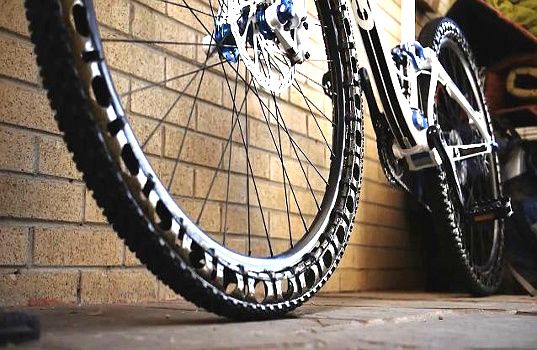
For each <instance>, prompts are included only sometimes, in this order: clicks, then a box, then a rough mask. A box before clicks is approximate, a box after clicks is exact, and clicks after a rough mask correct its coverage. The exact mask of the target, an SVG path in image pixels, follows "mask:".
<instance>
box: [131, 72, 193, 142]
mask: <svg viewBox="0 0 537 350" xmlns="http://www.w3.org/2000/svg"><path fill="white" fill-rule="evenodd" d="M197 76H198V73H196V74H194V76H193V77H192V78H191V79H190V81H189V82H188V84H187V85H186V87H185V88H184V89H183V91H181V93H180V94H179V96H178V97H177V98H176V99H175V100H174V101H173V103H172V105H171V106H170V108H168V110H167V111H166V113H165V114H164V116H163V117H162V118H160V120H159V122H158V124H157V126H155V128H154V129H153V130H152V131H151V133H150V134H149V136H148V137H147V139H146V140H145V141H144V143H143V144H142V149H144V148H145V146H146V145H147V143H148V142H149V140H150V139H151V137H153V135H154V134H155V133H156V132H157V130H158V128H159V127H160V126H161V125H162V123H164V121H165V120H166V118H168V115H169V114H170V113H171V111H172V110H173V109H174V108H175V106H176V105H177V103H179V101H180V100H181V97H183V95H184V94H185V91H186V90H187V89H188V88H189V87H190V85H191V84H192V82H193V81H194V79H196V77H197Z"/></svg>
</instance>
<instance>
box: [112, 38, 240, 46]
mask: <svg viewBox="0 0 537 350" xmlns="http://www.w3.org/2000/svg"><path fill="white" fill-rule="evenodd" d="M102 41H103V42H107V43H133V44H159V45H177V46H209V47H215V46H218V47H235V46H234V45H222V44H217V43H216V42H215V43H211V44H204V43H191V42H184V41H169V40H145V39H117V38H103V39H102Z"/></svg>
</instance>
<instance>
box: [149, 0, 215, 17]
mask: <svg viewBox="0 0 537 350" xmlns="http://www.w3.org/2000/svg"><path fill="white" fill-rule="evenodd" d="M157 1H160V2H163V3H166V4H168V5H172V6H175V7H182V8H186V9H191V10H192V11H194V12H198V13H201V14H203V15H206V16H211V17H213V16H212V15H211V14H210V13H206V12H204V11H201V10H198V9H194V8H192V7H188V6H186V5H183V4H179V3H177V2H173V1H169V0H157Z"/></svg>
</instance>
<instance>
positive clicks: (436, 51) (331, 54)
mask: <svg viewBox="0 0 537 350" xmlns="http://www.w3.org/2000/svg"><path fill="white" fill-rule="evenodd" d="M97 2H99V3H100V4H99V5H97V6H94V1H93V0H62V1H59V0H58V1H56V0H47V1H42V0H26V8H27V18H28V20H29V22H30V31H31V40H32V42H33V43H34V44H35V52H36V54H37V62H38V64H39V66H40V67H41V71H40V72H41V76H42V78H43V85H44V86H45V88H46V89H47V90H48V96H49V98H50V100H51V105H52V108H53V109H54V110H55V111H56V119H57V121H58V124H59V127H60V129H61V130H62V131H63V133H64V139H65V141H66V143H67V146H68V148H69V150H70V151H71V152H72V153H73V156H74V160H75V162H76V164H77V167H78V169H79V170H80V171H82V173H83V175H84V180H85V181H86V183H87V186H88V187H89V188H90V189H91V190H92V191H93V196H94V198H95V199H96V201H97V203H98V205H99V206H100V207H101V208H102V209H103V210H104V214H105V215H106V217H107V218H108V220H109V221H110V223H112V225H113V227H114V229H115V230H116V231H117V233H118V234H119V235H120V237H122V238H123V239H125V241H126V243H127V245H128V246H129V248H130V249H131V250H133V251H134V252H135V253H136V255H137V257H138V258H139V259H140V260H141V261H142V262H143V263H144V264H145V265H146V266H147V267H148V269H149V270H151V271H152V272H153V273H154V274H155V275H156V276H158V278H159V279H160V280H161V281H163V282H164V283H165V284H167V285H168V286H170V287H171V288H172V289H173V290H174V291H175V292H177V293H178V294H180V295H182V296H183V297H185V298H186V299H187V300H190V301H192V302H193V303H195V304H196V305H198V306H201V307H204V308H205V309H207V310H209V311H212V312H215V313H217V314H220V315H224V316H226V317H230V318H236V319H265V318H274V317H279V316H281V315H283V314H285V313H287V312H289V311H291V310H293V309H295V308H296V307H298V306H300V305H301V304H303V303H304V302H305V301H306V300H308V299H309V298H310V297H311V296H312V295H313V294H315V293H316V292H317V291H318V290H319V289H320V288H321V287H322V286H323V285H324V284H325V283H326V281H327V280H328V278H329V277H330V276H331V275H332V273H333V272H334V270H335V268H336V266H337V264H338V262H339V261H340V260H341V257H342V254H343V251H344V249H345V247H346V245H347V243H348V240H349V234H350V231H351V228H352V225H353V220H354V216H355V211H356V207H357V204H358V199H359V193H360V187H361V182H362V163H363V157H364V129H363V114H362V110H361V109H362V96H363V95H364V96H365V98H366V100H367V102H368V106H369V109H370V115H371V118H372V120H373V125H374V129H375V132H376V135H377V144H378V151H379V157H380V159H381V163H382V166H383V169H384V172H385V174H386V176H387V178H388V180H389V182H390V183H392V184H393V185H394V186H397V187H399V188H402V189H403V190H404V191H407V192H409V193H411V194H412V195H413V196H415V197H416V198H417V199H418V200H419V201H420V202H421V203H422V204H423V205H425V206H426V207H427V208H428V209H429V211H430V212H431V213H432V214H433V216H434V217H435V220H436V229H437V230H438V232H439V233H440V236H441V240H442V247H443V248H444V250H445V252H446V254H447V255H448V256H449V258H450V263H451V264H452V266H453V277H454V279H458V280H460V281H462V282H463V283H464V284H465V285H466V287H467V288H468V290H469V291H471V292H473V293H474V294H478V295H485V294H490V293H493V292H494V291H495V290H496V289H497V288H498V285H499V283H500V280H501V265H502V247H503V219H504V218H505V217H507V216H508V215H510V212H511V210H510V202H509V199H507V198H504V197H502V192H501V182H500V178H499V176H500V174H499V170H498V160H497V156H496V148H497V144H496V143H495V141H494V135H493V130H492V124H491V120H490V117H489V114H488V112H487V109H486V104H485V101H484V97H483V92H482V88H481V84H480V81H479V79H478V72H477V68H476V66H475V63H474V61H473V58H472V55H471V52H470V50H469V47H468V44H467V42H466V40H465V39H464V36H463V34H462V32H461V30H460V29H459V28H458V27H457V26H456V24H455V23H453V22H452V21H451V20H449V19H446V18H441V19H436V20H433V21H432V22H430V23H429V24H427V25H426V26H425V27H424V29H423V30H422V32H421V34H420V36H419V39H418V41H415V40H414V29H413V23H414V20H413V18H414V6H413V2H410V3H408V4H405V5H404V6H403V10H404V11H407V12H406V14H405V17H404V18H406V19H407V20H406V21H404V24H408V23H411V25H410V26H409V28H410V29H405V30H404V31H403V33H405V35H404V37H403V41H402V43H401V44H400V45H398V46H397V47H395V48H394V49H393V50H392V51H391V52H389V51H386V50H385V49H384V46H383V44H382V41H381V37H380V33H379V32H378V30H377V25H376V22H375V16H374V10H373V9H372V8H371V6H370V2H369V1H367V0H356V1H355V2H353V3H352V4H351V5H349V4H348V3H347V2H346V1H345V0H341V1H340V0H328V1H317V2H315V6H309V7H307V6H306V4H305V3H303V2H300V1H296V0H295V1H293V0H276V1H258V0H237V1H228V2H225V1H220V0H219V1H218V4H216V3H215V4H214V5H213V2H212V1H211V0H207V1H193V0H192V1H190V4H189V2H188V1H186V0H177V1H172V0H166V1H165V0H161V1H153V2H151V1H135V0H133V1H130V2H129V1H127V0H125V1H120V2H106V1H96V2H95V3H97ZM194 3H195V4H194ZM312 11H317V14H312ZM353 18H355V19H356V22H357V24H358V28H359V34H360V36H361V38H362V40H363V43H364V46H365V50H366V55H367V59H368V61H369V65H370V66H371V72H372V76H373V78H374V81H375V82H376V87H374V85H373V84H372V82H371V79H370V78H369V74H368V72H367V70H366V69H364V68H360V66H359V63H358V61H357V58H356V45H355V42H354V28H353ZM98 19H100V20H102V22H99V21H98ZM151 19H153V21H154V22H151V21H150V20H151ZM179 30H183V31H184V34H181V35H179V32H178V31H179ZM176 31H177V33H176ZM310 32H314V34H317V35H311V34H309V33H310ZM315 32H317V33H315ZM181 33H183V32H181ZM408 33H410V35H409V34H408ZM175 34H176V36H177V37H176V36H174V35H175ZM187 39H190V41H187ZM315 42H317V45H322V46H321V47H324V52H323V50H311V52H310V49H309V48H313V47H314V45H313V44H314V43H315ZM186 46H191V48H185V47H186ZM198 49H199V50H198ZM123 51H124V52H125V53H126V56H125V57H124V58H122V59H119V58H118V55H119V54H120V52H123ZM143 55H145V56H143ZM314 55H321V56H319V57H317V56H314ZM142 56H143V58H142ZM214 59H216V60H217V62H214ZM211 61H213V62H211ZM112 68H113V69H112ZM304 69H307V70H308V72H305V71H304ZM204 76H205V77H208V78H207V79H208V81H209V82H207V80H205V82H204ZM183 78H184V80H182V79H183ZM197 78H199V82H197V80H196V79H197ZM196 85H197V87H196ZM218 86H219V87H220V88H218ZM202 87H203V89H202ZM151 91H156V92H153V93H152V92H151ZM319 92H320V94H319ZM249 93H250V95H248V94H249ZM228 94H229V96H228ZM140 95H143V96H144V98H138V97H137V96H140ZM252 95H254V96H252ZM169 96H173V97H170V98H168V97H169ZM164 98H168V100H167V101H168V104H167V105H163V104H161V103H159V101H161V100H162V99H164ZM228 98H229V99H228ZM185 101H187V102H185ZM322 101H325V102H324V103H323V105H322V106H319V103H321V102H322ZM252 105H254V107H255V108H254V109H252ZM181 108H183V109H184V110H181V111H179V112H177V111H176V109H181ZM215 108H217V110H215ZM248 108H250V109H248ZM154 109H155V110H158V112H159V113H156V112H155V111H153V110H154ZM127 111H129V113H130V114H129V116H128V113H127ZM223 111H226V114H227V113H230V118H229V120H228V119H227V118H224V112H223ZM157 114H158V115H157ZM327 115H328V116H327ZM330 115H331V117H330ZM170 116H171V117H170ZM172 118H173V119H172ZM224 119H225V121H223V120H224ZM193 120H194V122H193ZM148 125H149V126H148ZM265 128H266V129H265ZM262 129H263V130H265V133H264V134H261V133H260V132H259V130H262ZM222 130H224V131H225V133H223V132H222ZM136 131H139V132H138V135H136ZM155 135H157V136H155ZM260 135H264V136H260ZM172 141H176V142H172ZM237 147H239V151H237ZM241 147H242V148H241ZM233 151H235V153H233ZM263 159H264V160H267V159H269V163H270V164H269V165H270V166H268V167H267V166H266V165H263V164H265V163H266V162H264V161H263ZM260 164H261V165H263V166H261V165H260ZM267 169H268V170H267ZM177 174H181V175H180V177H176V175H177ZM416 174H420V176H419V177H420V178H424V179H425V186H426V187H425V188H424V189H423V187H420V186H417V185H416V181H415V180H416V178H417V175H416ZM185 184H186V185H185ZM215 184H216V185H215ZM224 188H225V190H224ZM230 188H231V190H230ZM420 188H421V189H420ZM217 191H218V192H217ZM192 198H194V199H192ZM252 203H253V204H252ZM207 213H209V214H207ZM285 231H288V232H285ZM476 232H477V234H476ZM265 241H266V244H265ZM262 244H264V245H262Z"/></svg>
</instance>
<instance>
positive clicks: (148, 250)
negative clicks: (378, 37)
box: [25, 0, 364, 320]
mask: <svg viewBox="0 0 537 350" xmlns="http://www.w3.org/2000/svg"><path fill="white" fill-rule="evenodd" d="M327 3H328V2H327ZM329 4H330V7H331V8H332V12H333V14H332V16H334V18H335V22H336V23H337V25H338V26H339V28H338V30H339V31H341V34H340V35H345V37H347V38H351V37H352V32H351V30H352V28H351V26H350V25H349V21H348V19H347V17H348V16H349V15H350V14H349V12H348V9H347V8H346V7H345V6H342V5H340V3H339V1H338V0H331V1H330V2H329ZM25 6H26V9H27V12H26V16H27V18H28V20H29V22H30V25H29V28H30V33H31V41H32V42H33V43H34V45H35V53H36V56H37V63H38V65H39V67H40V75H41V77H42V79H43V85H44V87H45V88H46V90H47V91H48V97H49V99H50V101H51V106H52V108H53V110H54V111H55V112H56V113H55V118H56V120H57V122H58V125H59V128H60V130H61V131H62V132H63V135H64V140H65V142H66V143H67V147H68V149H69V151H70V152H72V154H73V159H74V161H75V163H76V165H77V168H78V169H79V170H80V171H81V172H82V173H83V179H84V181H85V182H86V183H87V186H88V188H90V189H91V190H92V191H93V197H94V198H95V199H96V201H97V204H98V205H99V206H100V207H101V208H102V209H103V213H104V215H105V216H106V217H107V218H108V220H109V222H110V223H112V225H113V228H114V229H115V231H116V232H117V233H118V234H119V236H120V237H121V238H123V239H124V240H125V242H126V244H127V245H128V246H129V248H130V249H131V250H132V251H134V252H135V254H136V256H137V257H138V258H139V259H140V261H142V262H143V263H144V264H145V265H146V266H147V268H148V269H149V270H150V271H151V272H152V273H153V274H155V275H156V276H157V277H158V278H159V279H160V280H161V281H162V282H163V283H165V284H166V285H168V286H169V287H170V288H171V289H173V290H174V291H175V292H177V293H178V294H180V295H182V296H183V297H184V298H185V299H187V300H189V301H191V302H193V303H195V304H196V305H198V306H201V307H203V308H205V309H207V310H208V311H211V312H214V313H216V314H219V315H223V316H226V317H229V318H233V319H241V320H253V319H267V318H275V317H280V316H282V315H284V314H285V313H287V312H289V311H291V310H293V309H295V308H296V307H298V306H300V305H301V304H302V303H304V302H305V301H306V300H308V299H309V298H310V297H311V296H312V295H313V294H315V292H317V291H318V290H319V289H320V288H321V287H322V285H324V283H326V281H327V280H328V278H329V277H330V276H331V274H332V273H333V271H334V270H335V268H336V266H337V264H338V262H339V261H340V260H341V257H342V254H343V251H344V249H345V247H346V244H347V242H348V239H349V234H350V231H351V227H352V221H353V218H354V214H355V210H356V205H357V201H358V193H359V189H360V184H361V176H362V172H361V165H362V157H363V153H362V152H361V150H362V149H363V139H364V138H363V137H362V135H363V125H362V119H361V117H360V114H359V111H360V106H359V104H360V103H361V100H360V98H359V96H360V92H359V91H358V90H359V87H358V86H357V84H354V82H355V81H356V80H355V79H354V78H353V76H352V75H353V74H354V75H357V66H356V60H355V58H354V57H355V55H354V44H353V43H352V42H347V43H346V45H345V46H344V47H341V48H340V50H341V52H342V53H344V55H345V57H347V59H348V60H349V62H347V63H346V64H348V66H349V67H351V66H352V71H351V72H350V73H349V74H348V76H346V77H345V81H346V83H347V84H349V85H348V87H349V93H350V94H351V95H350V96H351V98H350V102H349V103H350V106H351V107H352V108H351V109H350V110H349V111H348V115H346V118H347V120H348V122H349V123H351V124H352V125H353V128H354V129H353V131H352V135H351V136H350V137H351V138H350V139H349V142H348V146H347V149H345V156H346V158H345V159H346V162H347V163H345V167H346V168H345V169H346V170H345V171H346V175H345V177H344V178H342V180H344V183H343V184H342V185H341V188H340V192H341V193H342V196H341V198H340V199H339V201H338V206H337V212H334V213H333V220H334V221H335V222H336V221H337V222H338V225H339V226H336V225H335V224H334V230H333V232H327V233H325V234H323V236H322V238H323V239H324V241H323V242H319V246H322V245H323V244H325V243H326V244H327V245H328V246H330V245H332V246H333V247H335V251H334V255H333V256H332V260H331V262H330V264H329V266H327V268H326V270H325V271H323V275H322V276H320V278H319V280H316V281H315V284H314V285H313V286H312V287H310V288H308V290H303V291H301V292H300V295H298V296H296V297H293V298H292V299H289V300H286V301H285V302H279V303H277V304H276V303H274V304H271V305H267V304H260V303H256V302H251V301H243V300H238V299H236V298H234V297H233V296H231V295H228V294H226V293H225V292H224V291H222V290H220V289H218V288H217V287H216V286H215V285H213V284H212V283H211V282H210V281H208V280H207V277H203V275H202V274H201V273H200V272H199V271H198V270H196V268H195V267H193V266H191V265H189V262H188V259H185V258H184V257H182V256H181V255H179V254H176V253H175V251H174V249H173V247H172V246H171V243H169V241H167V240H166V236H165V234H164V233H163V232H161V230H160V228H159V226H158V224H159V222H158V221H155V220H153V219H152V218H151V217H150V216H149V215H147V214H146V212H145V208H144V207H143V205H141V203H140V202H139V200H138V199H137V198H136V196H135V195H133V192H132V191H133V190H132V188H131V187H130V186H132V184H131V183H130V182H129V179H128V177H126V175H125V170H124V169H122V168H121V167H122V166H125V164H119V163H118V161H117V159H115V158H114V157H113V156H112V155H111V154H112V153H111V149H110V146H109V144H108V143H107V142H106V138H107V135H106V126H105V127H104V128H103V127H102V125H99V123H98V122H97V121H96V117H95V112H94V104H95V100H92V99H91V97H90V95H91V94H90V91H89V90H88V89H89V88H88V84H87V82H85V81H83V79H82V78H81V72H80V71H79V69H80V68H79V67H78V66H77V63H78V60H80V58H78V57H74V53H73V47H72V44H71V35H72V31H73V30H74V29H73V28H70V27H69V26H68V25H67V23H66V21H67V17H69V16H68V15H66V14H65V13H64V11H63V9H62V5H61V4H60V1H59V0H26V1H25ZM351 59H352V60H353V61H352V64H351ZM349 70H350V68H349ZM352 94H353V95H352ZM97 99H98V98H97ZM108 127H110V125H108ZM129 170H130V169H129ZM127 175H128V174H127ZM156 209H157V212H158V208H156ZM339 228H341V230H340V229H339ZM182 233H183V234H186V232H182ZM325 248H326V249H328V247H325ZM316 249H320V248H319V247H317V246H316ZM323 249H324V248H323ZM313 259H315V257H314V256H313V255H312V256H305V257H304V261H303V262H302V264H305V263H308V262H309V261H310V260H313ZM244 273H248V271H245V272H244ZM302 273H305V272H302Z"/></svg>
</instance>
